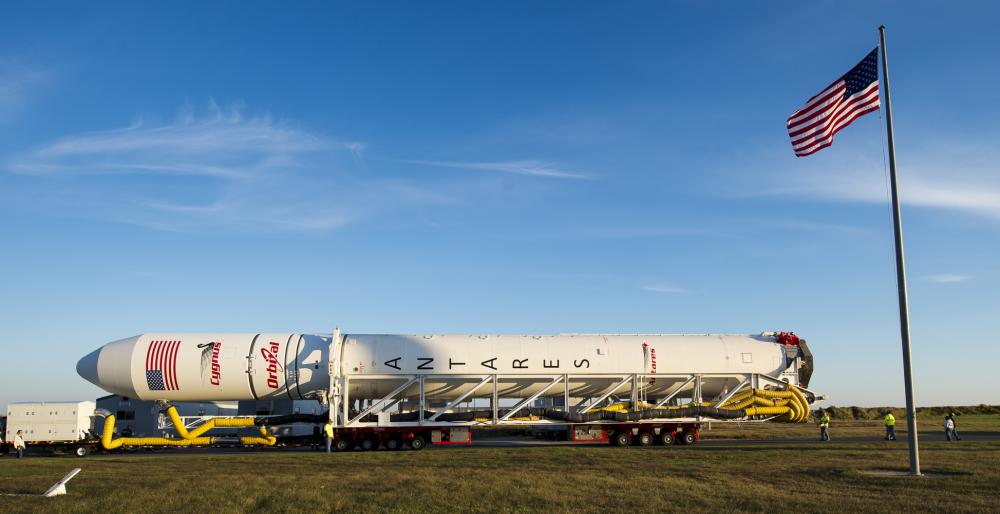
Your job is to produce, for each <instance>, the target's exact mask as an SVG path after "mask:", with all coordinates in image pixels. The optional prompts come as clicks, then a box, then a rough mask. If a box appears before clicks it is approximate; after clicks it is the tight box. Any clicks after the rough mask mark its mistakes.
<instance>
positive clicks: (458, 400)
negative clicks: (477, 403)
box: [428, 375, 495, 421]
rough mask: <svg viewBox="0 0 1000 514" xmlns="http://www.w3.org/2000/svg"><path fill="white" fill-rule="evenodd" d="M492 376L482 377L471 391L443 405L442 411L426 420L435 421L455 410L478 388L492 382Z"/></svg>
mask: <svg viewBox="0 0 1000 514" xmlns="http://www.w3.org/2000/svg"><path fill="white" fill-rule="evenodd" d="M494 376H495V375H487V376H486V377H484V378H483V379H482V380H481V381H480V382H479V383H478V384H476V386H475V387H473V388H472V389H469V390H468V391H466V392H464V393H462V394H461V395H460V396H459V397H458V398H455V399H454V400H452V401H451V403H449V404H448V405H445V406H444V408H443V409H441V410H439V411H437V412H436V413H434V415H433V416H431V417H430V419H428V421H435V420H437V419H438V416H440V415H442V414H444V413H445V412H448V411H449V410H451V409H453V408H455V406H457V405H459V404H461V403H462V402H464V401H465V399H466V398H468V397H470V396H472V393H475V392H476V391H477V390H479V388H481V387H483V386H484V385H486V383H487V382H489V381H490V380H492V379H493V377H494Z"/></svg>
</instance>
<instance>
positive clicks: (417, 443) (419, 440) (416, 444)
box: [410, 435, 427, 451]
mask: <svg viewBox="0 0 1000 514" xmlns="http://www.w3.org/2000/svg"><path fill="white" fill-rule="evenodd" d="M424 446H427V441H425V440H424V438H423V437H421V436H419V435H415V436H413V439H410V448H413V449H414V450H416V451H420V450H423V449H424Z"/></svg>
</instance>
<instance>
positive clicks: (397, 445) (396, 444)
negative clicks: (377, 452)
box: [385, 437, 403, 451]
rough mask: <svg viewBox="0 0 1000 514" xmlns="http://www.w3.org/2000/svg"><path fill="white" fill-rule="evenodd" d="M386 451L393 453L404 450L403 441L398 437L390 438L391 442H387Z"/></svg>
mask: <svg viewBox="0 0 1000 514" xmlns="http://www.w3.org/2000/svg"><path fill="white" fill-rule="evenodd" d="M385 449H387V450H393V451H396V450H402V449H403V441H402V440H400V439H399V438H398V437H390V438H389V440H388V441H386V442H385Z"/></svg>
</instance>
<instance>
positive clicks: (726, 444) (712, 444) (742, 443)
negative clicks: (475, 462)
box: [0, 432, 1000, 459]
mask: <svg viewBox="0 0 1000 514" xmlns="http://www.w3.org/2000/svg"><path fill="white" fill-rule="evenodd" d="M943 439H944V436H942V435H940V434H921V439H920V440H921V442H929V441H942V442H943ZM965 441H1000V432H966V433H963V434H962V441H959V442H955V443H952V444H955V445H956V446H958V445H961V444H962V442H965ZM857 443H884V444H886V445H900V446H903V447H905V445H906V439H905V437H904V438H900V439H899V440H898V441H896V442H888V441H883V440H882V438H881V437H877V436H871V437H835V438H834V439H833V440H831V441H829V442H826V443H823V442H821V441H819V440H817V439H812V438H807V439H703V440H701V441H699V442H698V443H697V444H696V445H695V446H694V448H704V449H706V450H707V449H712V450H728V449H746V448H767V447H787V446H800V445H801V446H807V445H808V446H814V445H846V444H857ZM566 446H593V447H607V448H610V446H609V445H608V444H607V443H574V442H569V441H551V440H545V439H535V438H531V437H500V438H480V439H477V440H474V441H473V443H472V446H471V448H473V449H476V448H538V447H566ZM456 447H457V448H468V447H466V446H448V445H443V446H435V445H428V446H427V449H428V450H431V451H442V450H447V449H449V448H456ZM311 451H312V450H310V449H309V448H308V447H297V448H274V449H246V448H188V449H177V448H164V449H157V450H155V451H146V450H136V451H129V452H120V451H116V452H115V453H111V454H102V453H94V454H91V455H90V456H88V457H87V458H88V459H91V458H106V457H122V456H138V455H146V456H149V455H157V456H164V457H168V456H176V455H190V454H191V453H196V454H199V455H219V454H247V453H254V452H258V453H272V452H311ZM29 457H30V458H37V457H42V458H51V457H67V458H75V457H71V456H69V455H65V454H59V455H55V454H52V453H51V452H38V453H35V452H31V454H30V455H29ZM0 458H3V459H13V457H12V456H3V457H0Z"/></svg>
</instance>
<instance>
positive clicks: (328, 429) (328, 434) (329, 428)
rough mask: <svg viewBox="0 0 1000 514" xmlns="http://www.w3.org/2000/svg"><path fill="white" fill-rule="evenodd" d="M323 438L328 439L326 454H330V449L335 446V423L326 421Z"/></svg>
mask: <svg viewBox="0 0 1000 514" xmlns="http://www.w3.org/2000/svg"><path fill="white" fill-rule="evenodd" d="M323 437H324V438H326V453H330V448H331V447H332V446H333V423H331V422H330V420H326V423H324V424H323Z"/></svg>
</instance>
